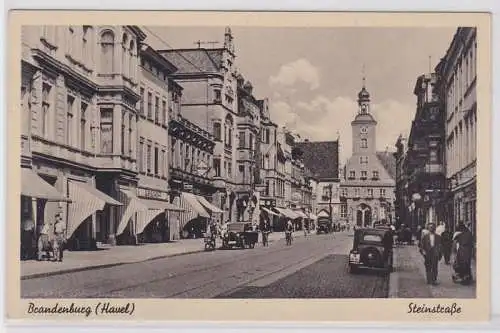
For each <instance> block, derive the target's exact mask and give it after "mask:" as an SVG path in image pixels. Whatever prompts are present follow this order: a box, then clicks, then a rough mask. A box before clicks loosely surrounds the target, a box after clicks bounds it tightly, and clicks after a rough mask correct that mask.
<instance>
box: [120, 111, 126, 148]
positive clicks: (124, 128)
mask: <svg viewBox="0 0 500 333" xmlns="http://www.w3.org/2000/svg"><path fill="white" fill-rule="evenodd" d="M126 119H127V113H126V112H125V111H123V113H122V130H121V133H120V145H121V154H122V156H124V155H125V141H126V139H125V135H126V127H125V121H126Z"/></svg>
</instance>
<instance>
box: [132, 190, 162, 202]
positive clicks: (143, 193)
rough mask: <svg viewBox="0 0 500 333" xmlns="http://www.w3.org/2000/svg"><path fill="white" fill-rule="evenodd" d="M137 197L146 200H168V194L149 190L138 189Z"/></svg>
mask: <svg viewBox="0 0 500 333" xmlns="http://www.w3.org/2000/svg"><path fill="white" fill-rule="evenodd" d="M137 195H138V196H139V197H143V198H148V199H155V200H168V194H167V193H166V192H162V191H156V190H151V189H147V188H138V189H137Z"/></svg>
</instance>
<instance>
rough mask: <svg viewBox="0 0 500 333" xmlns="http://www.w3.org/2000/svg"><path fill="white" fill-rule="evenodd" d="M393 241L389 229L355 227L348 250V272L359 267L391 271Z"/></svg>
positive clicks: (354, 271)
mask: <svg viewBox="0 0 500 333" xmlns="http://www.w3.org/2000/svg"><path fill="white" fill-rule="evenodd" d="M393 242H394V241H393V237H392V233H391V231H389V230H384V229H378V228H360V229H356V231H355V232H354V240H353V247H352V250H351V251H350V252H349V272H350V273H356V272H358V271H359V269H360V268H368V269H376V270H382V271H385V272H386V273H390V272H392V269H393V266H392V265H393V249H392V248H393Z"/></svg>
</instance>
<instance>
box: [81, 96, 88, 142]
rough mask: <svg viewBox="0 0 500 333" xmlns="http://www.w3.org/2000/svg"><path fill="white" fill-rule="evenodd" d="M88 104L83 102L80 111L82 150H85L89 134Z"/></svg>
mask: <svg viewBox="0 0 500 333" xmlns="http://www.w3.org/2000/svg"><path fill="white" fill-rule="evenodd" d="M87 108H88V105H87V103H84V102H82V103H81V106H80V109H81V114H80V149H81V150H85V147H86V145H85V135H86V134H87Z"/></svg>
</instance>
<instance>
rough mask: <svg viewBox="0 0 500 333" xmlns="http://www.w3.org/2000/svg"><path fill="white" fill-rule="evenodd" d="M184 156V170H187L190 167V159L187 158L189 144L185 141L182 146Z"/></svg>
mask: <svg viewBox="0 0 500 333" xmlns="http://www.w3.org/2000/svg"><path fill="white" fill-rule="evenodd" d="M184 148H185V150H184V153H185V155H184V156H185V157H184V170H186V171H188V170H189V168H190V163H191V159H190V158H189V145H188V144H187V143H186V145H185V146H184Z"/></svg>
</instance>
